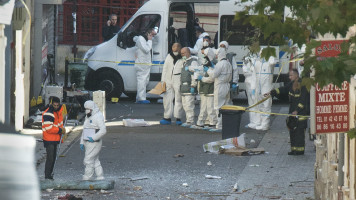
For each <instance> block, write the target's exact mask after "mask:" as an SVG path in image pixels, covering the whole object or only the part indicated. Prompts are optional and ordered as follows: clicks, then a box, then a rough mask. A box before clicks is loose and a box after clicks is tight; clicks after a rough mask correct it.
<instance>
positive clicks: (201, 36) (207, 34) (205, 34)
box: [199, 32, 209, 38]
mask: <svg viewBox="0 0 356 200" xmlns="http://www.w3.org/2000/svg"><path fill="white" fill-rule="evenodd" d="M205 36H209V33H207V32H204V33H202V34H200V35H199V38H204V37H205Z"/></svg>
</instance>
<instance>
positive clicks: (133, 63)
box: [67, 58, 163, 65]
mask: <svg viewBox="0 0 356 200" xmlns="http://www.w3.org/2000/svg"><path fill="white" fill-rule="evenodd" d="M67 60H70V59H68V58H67ZM73 60H80V61H83V62H84V61H95V62H107V63H117V64H126V65H163V64H154V63H135V62H118V61H109V60H91V59H82V58H73Z"/></svg>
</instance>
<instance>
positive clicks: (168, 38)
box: [84, 0, 289, 99]
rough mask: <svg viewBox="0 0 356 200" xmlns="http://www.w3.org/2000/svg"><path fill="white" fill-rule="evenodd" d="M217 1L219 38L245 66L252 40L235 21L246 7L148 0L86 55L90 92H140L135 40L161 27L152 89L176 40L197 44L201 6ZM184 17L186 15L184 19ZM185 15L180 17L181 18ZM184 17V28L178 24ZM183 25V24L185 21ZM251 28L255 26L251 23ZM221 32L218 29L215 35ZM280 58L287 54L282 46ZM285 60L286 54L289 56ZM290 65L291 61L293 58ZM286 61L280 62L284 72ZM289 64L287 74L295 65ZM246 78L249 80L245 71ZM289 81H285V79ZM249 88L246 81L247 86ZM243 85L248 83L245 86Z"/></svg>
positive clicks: (191, 0) (185, 0) (116, 94)
mask: <svg viewBox="0 0 356 200" xmlns="http://www.w3.org/2000/svg"><path fill="white" fill-rule="evenodd" d="M203 3H207V4H213V5H216V6H218V7H219V9H217V11H218V12H219V15H216V17H218V20H217V21H218V23H217V24H216V29H214V31H217V32H218V42H220V41H223V40H226V41H228V42H229V44H230V48H229V52H230V51H232V52H235V53H236V54H237V57H236V60H237V62H238V66H239V67H240V68H241V67H242V66H241V64H242V58H243V57H244V56H246V55H247V53H248V49H247V46H246V45H247V44H246V43H245V41H244V37H243V36H244V34H245V33H246V28H247V27H246V26H242V25H241V24H239V23H238V22H237V23H232V21H233V19H234V15H235V11H239V10H242V9H243V7H241V6H237V5H235V0H230V1H228V0H225V1H224V0H150V1H147V2H146V3H145V4H144V5H143V6H142V7H141V8H140V9H139V10H138V11H137V12H136V13H135V15H133V16H132V17H131V18H130V20H129V21H128V22H127V23H126V24H125V25H124V26H123V27H122V28H121V29H120V31H119V32H118V34H116V36H114V37H113V38H112V39H111V40H109V41H107V42H104V43H102V44H99V45H97V46H95V47H92V48H91V49H90V50H89V51H88V52H87V53H86V55H85V57H84V59H87V60H88V67H89V68H88V72H87V75H86V81H85V88H86V89H88V90H97V89H101V90H105V91H106V95H107V98H108V99H110V98H111V97H120V95H121V94H122V93H123V92H125V94H127V95H128V96H132V97H133V96H135V93H136V74H135V69H134V61H135V51H136V47H135V43H134V42H133V37H134V36H136V35H138V34H141V33H142V32H144V31H145V30H147V29H148V28H153V27H158V30H159V31H158V34H157V35H156V36H155V37H154V39H153V48H152V52H151V53H152V67H151V74H150V82H149V84H148V86H147V89H148V90H150V89H152V88H153V87H154V86H155V85H156V84H157V82H158V81H160V79H161V73H162V67H163V63H164V60H165V58H166V55H167V54H168V52H169V50H170V48H169V46H170V45H171V44H173V43H174V42H180V43H181V44H182V46H189V47H193V46H194V44H195V42H196V36H195V30H194V25H195V23H196V13H195V7H196V5H197V4H200V5H201V4H203ZM182 16H183V17H182ZM178 17H179V19H177V18H178ZM176 21H179V22H180V24H179V26H174V25H173V24H174V22H176ZM182 24H183V25H182ZM249 29H250V27H249ZM214 34H215V33H214ZM276 51H277V56H278V55H279V57H278V59H279V58H282V56H281V55H282V54H281V53H279V51H278V47H277V48H276ZM283 56H284V58H287V57H286V54H285V55H283ZM287 63H288V62H287ZM280 66H281V65H278V64H277V65H276V69H275V74H278V72H279V70H280ZM286 68H288V67H284V69H285V70H284V71H283V72H282V75H283V76H286V78H287V79H286V80H288V77H287V73H288V70H289V69H286ZM240 72H241V73H240V82H243V81H244V77H243V75H242V70H240ZM281 80H282V81H284V80H285V79H283V78H282V79H281ZM241 85H242V86H243V84H241ZM242 88H243V87H242Z"/></svg>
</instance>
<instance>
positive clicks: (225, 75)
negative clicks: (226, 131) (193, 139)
mask: <svg viewBox="0 0 356 200" xmlns="http://www.w3.org/2000/svg"><path fill="white" fill-rule="evenodd" d="M216 56H217V59H218V63H217V64H216V65H215V67H214V68H210V69H209V70H208V71H207V72H208V74H209V76H211V77H212V78H214V109H215V112H216V116H219V109H220V108H221V106H223V105H227V104H228V102H229V100H230V81H231V79H232V66H231V64H230V63H229V61H227V60H226V50H225V48H219V49H217V50H216ZM221 129H222V121H221V117H218V122H217V124H216V129H210V131H221Z"/></svg>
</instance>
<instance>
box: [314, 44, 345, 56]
mask: <svg viewBox="0 0 356 200" xmlns="http://www.w3.org/2000/svg"><path fill="white" fill-rule="evenodd" d="M345 41H346V40H328V41H321V45H320V46H319V47H317V48H315V55H316V56H317V57H335V56H337V55H339V53H341V43H343V42H345Z"/></svg>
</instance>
